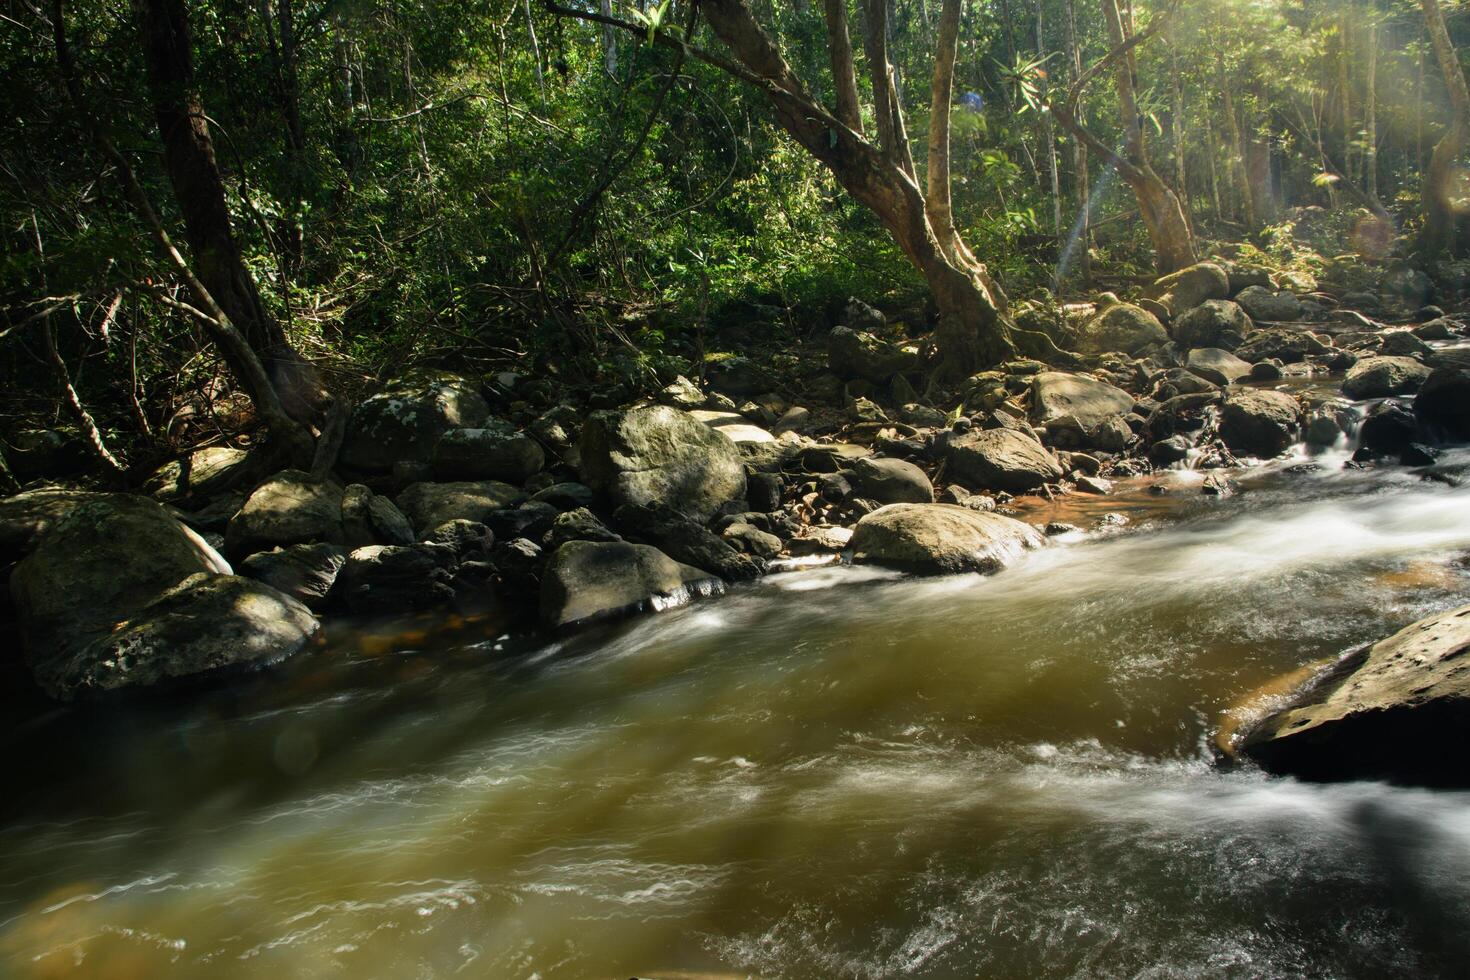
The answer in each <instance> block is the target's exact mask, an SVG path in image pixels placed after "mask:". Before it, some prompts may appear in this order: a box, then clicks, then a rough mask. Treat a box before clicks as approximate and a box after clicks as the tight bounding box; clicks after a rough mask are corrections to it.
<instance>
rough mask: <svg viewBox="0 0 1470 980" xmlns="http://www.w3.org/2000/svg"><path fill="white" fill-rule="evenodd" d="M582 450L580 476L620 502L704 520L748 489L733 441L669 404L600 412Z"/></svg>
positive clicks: (591, 423)
mask: <svg viewBox="0 0 1470 980" xmlns="http://www.w3.org/2000/svg"><path fill="white" fill-rule="evenodd" d="M579 449H580V452H581V475H582V482H583V483H586V484H587V485H588V486H589V487H591V488H592V489H593V490H595V491H596V492H597V493H598V494H600V495H601V496H603V497H604V498H605V499H606V500H607V501H608V502H609V503H610V504H612V505H613V506H614V507H618V506H621V505H623V504H639V505H643V506H652V505H655V504H665V505H667V506H669V507H672V508H674V509H675V510H678V511H680V512H682V513H683V514H685V515H687V516H688V517H690V518H691V519H693V520H696V521H699V522H701V523H702V522H705V521H708V520H709V519H710V518H712V517H714V516H715V514H716V513H717V512H718V511H719V509H720V507H721V506H722V505H724V504H725V503H727V502H729V501H732V500H738V499H740V498H741V497H743V496H744V495H745V464H744V462H743V460H742V459H741V455H740V450H739V449H738V448H737V447H736V445H735V443H734V442H733V441H731V439H730V438H729V437H728V436H726V435H725V434H724V433H723V432H720V431H718V430H716V429H712V428H710V427H709V426H707V425H705V424H704V423H703V422H701V421H699V420H698V419H697V418H695V417H694V416H692V415H690V414H689V413H688V412H681V411H680V410H678V409H676V408H670V407H668V406H666V405H652V406H646V407H641V408H631V409H627V410H622V411H611V412H597V413H594V414H593V415H592V416H591V417H590V418H589V419H588V420H587V423H586V424H585V425H584V426H583V427H582V438H581V442H580V443H579Z"/></svg>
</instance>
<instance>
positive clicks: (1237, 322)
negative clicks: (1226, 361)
mask: <svg viewBox="0 0 1470 980" xmlns="http://www.w3.org/2000/svg"><path fill="white" fill-rule="evenodd" d="M1254 326H1255V325H1254V324H1252V323H1251V319H1250V317H1248V316H1246V314H1245V310H1242V309H1241V308H1240V305H1239V304H1238V303H1233V302H1231V301H1230V300H1228V299H1212V300H1206V301H1205V302H1204V303H1202V304H1200V305H1199V306H1196V307H1195V308H1194V309H1192V310H1189V311H1188V312H1186V313H1184V314H1183V315H1182V316H1179V317H1176V318H1175V319H1174V343H1176V344H1178V345H1179V347H1180V348H1181V349H1183V350H1192V349H1194V348H1196V347H1218V348H1220V349H1221V350H1229V351H1233V350H1235V349H1236V348H1237V347H1239V346H1240V345H1241V343H1243V342H1244V340H1245V338H1246V335H1247V334H1249V333H1250V332H1251V330H1252V329H1254Z"/></svg>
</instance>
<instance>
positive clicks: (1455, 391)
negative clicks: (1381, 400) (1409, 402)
mask: <svg viewBox="0 0 1470 980" xmlns="http://www.w3.org/2000/svg"><path fill="white" fill-rule="evenodd" d="M1414 416H1415V417H1416V418H1418V420H1419V422H1420V424H1422V425H1423V426H1424V427H1425V428H1426V429H1428V430H1429V432H1430V433H1431V434H1433V435H1438V436H1442V437H1444V438H1446V439H1449V440H1450V441H1453V442H1470V368H1463V367H1442V368H1435V370H1434V373H1433V374H1431V375H1430V376H1429V377H1428V378H1427V379H1425V381H1424V384H1423V385H1422V386H1421V387H1420V388H1419V393H1418V394H1417V395H1415V396H1414Z"/></svg>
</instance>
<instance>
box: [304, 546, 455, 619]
mask: <svg viewBox="0 0 1470 980" xmlns="http://www.w3.org/2000/svg"><path fill="white" fill-rule="evenodd" d="M455 564H456V559H455V554H454V549H453V548H452V547H450V546H448V545H442V544H415V545H408V546H401V545H381V544H377V545H369V546H368V547H366V548H358V549H356V550H355V551H353V552H352V553H351V554H349V555H348V556H347V563H346V564H345V565H344V566H343V567H342V571H341V573H340V574H339V575H338V576H337V586H336V589H335V590H334V593H333V598H334V599H340V600H341V601H342V602H343V603H344V604H346V606H347V608H348V609H349V610H351V611H352V612H354V613H356V614H358V615H367V614H383V613H400V612H413V611H418V610H423V609H433V608H435V607H437V606H443V605H446V604H447V603H449V602H451V601H453V599H454V594H455V593H454V567H455Z"/></svg>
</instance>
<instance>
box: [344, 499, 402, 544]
mask: <svg viewBox="0 0 1470 980" xmlns="http://www.w3.org/2000/svg"><path fill="white" fill-rule="evenodd" d="M417 540H418V535H417V534H415V533H414V529H413V525H411V524H409V523H408V518H407V517H404V516H403V511H401V510H399V509H398V508H397V507H395V506H394V504H393V501H391V500H389V499H388V498H387V497H381V496H379V495H378V494H375V493H373V492H372V490H370V489H368V488H367V487H365V486H363V485H362V484H361V483H354V484H352V485H351V486H349V487H347V488H346V489H345V490H343V492H342V543H343V544H344V545H346V547H347V549H348V550H349V551H350V550H352V549H353V548H362V547H365V546H367V545H370V544H413V543H414V542H415V541H417Z"/></svg>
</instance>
